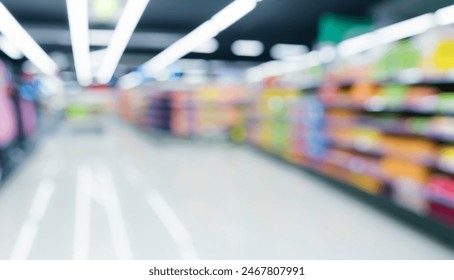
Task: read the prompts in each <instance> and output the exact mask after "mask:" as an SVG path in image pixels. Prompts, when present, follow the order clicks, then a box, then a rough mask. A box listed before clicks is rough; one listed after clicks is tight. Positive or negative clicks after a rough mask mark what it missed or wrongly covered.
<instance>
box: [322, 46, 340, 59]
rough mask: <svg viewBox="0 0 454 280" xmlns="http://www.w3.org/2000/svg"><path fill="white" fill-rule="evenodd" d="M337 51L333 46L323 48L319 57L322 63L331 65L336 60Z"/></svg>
mask: <svg viewBox="0 0 454 280" xmlns="http://www.w3.org/2000/svg"><path fill="white" fill-rule="evenodd" d="M336 55H337V50H336V48H335V47H333V46H323V47H322V48H320V50H319V57H320V61H321V62H322V63H330V62H333V61H334V60H335V59H336Z"/></svg>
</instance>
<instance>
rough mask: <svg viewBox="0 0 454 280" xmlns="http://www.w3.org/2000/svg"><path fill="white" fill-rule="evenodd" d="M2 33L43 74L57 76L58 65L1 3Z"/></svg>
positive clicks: (0, 22) (0, 28)
mask: <svg viewBox="0 0 454 280" xmlns="http://www.w3.org/2000/svg"><path fill="white" fill-rule="evenodd" d="M0 32H2V33H3V35H4V36H5V37H6V39H7V40H8V41H10V42H11V43H12V44H13V45H14V46H16V47H17V48H18V49H19V50H20V51H21V52H22V54H23V55H24V56H25V57H26V58H28V59H29V60H30V61H31V62H32V63H33V64H34V65H36V67H37V68H38V69H39V70H40V71H41V72H43V73H45V74H48V75H55V74H56V73H57V72H58V70H59V69H58V66H57V64H56V63H55V62H54V61H53V60H52V59H51V58H50V57H49V55H47V53H46V52H45V51H44V50H43V49H42V48H41V47H40V46H39V45H38V43H36V41H35V40H33V38H32V37H31V36H30V34H28V33H27V31H25V29H24V28H23V27H22V26H21V25H20V24H19V22H17V20H16V19H15V18H14V17H13V15H11V13H10V12H9V11H8V9H6V7H5V6H4V5H3V3H1V2H0Z"/></svg>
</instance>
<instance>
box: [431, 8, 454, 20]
mask: <svg viewBox="0 0 454 280" xmlns="http://www.w3.org/2000/svg"><path fill="white" fill-rule="evenodd" d="M435 20H436V21H437V24H439V25H449V24H453V23H454V5H452V6H448V7H445V8H442V9H440V10H438V11H436V12H435Z"/></svg>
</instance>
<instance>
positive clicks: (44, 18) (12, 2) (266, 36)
mask: <svg viewBox="0 0 454 280" xmlns="http://www.w3.org/2000/svg"><path fill="white" fill-rule="evenodd" d="M380 1H381V0H342V1H340V0H319V1H317V0H263V1H261V2H259V3H258V6H257V8H256V9H255V10H254V11H252V12H251V13H250V14H248V15H247V16H246V17H244V18H243V19H241V20H240V21H239V22H237V23H236V24H234V25H233V26H232V27H230V28H229V29H227V30H226V31H224V32H222V33H221V34H220V35H219V36H218V37H217V39H218V40H219V42H220V47H219V49H218V50H217V51H216V52H215V53H213V54H210V55H206V54H191V55H189V56H190V57H199V58H209V59H220V60H255V61H266V60H269V59H270V56H269V52H268V50H269V48H270V47H271V46H273V45H274V44H276V43H292V44H304V45H307V46H311V45H312V43H313V42H314V40H315V38H316V35H317V24H318V20H319V18H320V16H321V15H322V14H323V13H326V12H332V13H338V14H343V15H353V16H367V15H369V14H370V12H369V8H370V6H371V5H373V4H376V3H378V2H380ZM2 2H3V3H4V5H5V6H6V7H7V8H8V9H9V10H10V11H11V13H12V14H13V15H14V16H15V17H16V18H17V19H18V20H19V22H20V23H21V24H23V25H24V26H25V27H26V28H36V27H40V26H44V27H45V28H48V27H52V28H57V29H58V30H61V29H64V30H68V20H67V14H66V4H65V0H39V1H36V0H2ZM230 2H231V0H190V1H188V0H150V3H149V4H148V7H147V9H146V11H145V13H144V15H143V17H142V19H141V21H140V23H139V25H138V27H137V31H147V32H148V31H159V32H169V33H176V34H177V35H178V36H181V35H182V34H185V33H187V32H189V31H191V30H192V29H194V28H195V27H197V26H198V25H200V24H201V23H202V22H204V21H205V20H207V19H209V18H210V17H211V16H212V15H214V14H215V13H216V12H217V11H219V10H221V9H222V8H223V7H225V6H226V5H228V3H230ZM90 27H91V28H107V29H113V28H114V26H113V25H112V26H109V25H105V24H99V23H98V24H96V23H94V24H93V23H92V24H91V26H90ZM30 33H31V35H32V36H34V37H36V36H37V35H36V33H34V32H30ZM50 36H52V33H50ZM55 36H56V35H55ZM55 36H54V37H55ZM178 36H177V38H178ZM47 37H49V34H48V36H47ZM65 38H66V37H65ZM237 39H254V40H260V41H262V42H263V43H264V44H265V47H266V51H265V52H264V54H263V55H261V56H259V57H256V58H245V57H237V56H235V55H234V54H233V53H232V52H231V50H230V46H231V44H232V43H233V42H234V41H235V40H237ZM35 40H37V41H38V43H40V44H41V45H42V46H43V48H44V49H45V50H46V51H55V50H59V51H63V52H68V53H70V51H71V48H70V45H69V37H67V39H63V40H67V41H68V42H67V44H66V45H64V46H62V45H61V44H58V43H55V42H52V40H50V41H46V40H44V41H43V40H40V38H35ZM54 41H55V40H54ZM60 43H61V42H60ZM150 45H151V46H147V47H137V46H134V45H133V44H131V45H130V46H128V49H127V50H126V53H127V54H132V53H134V54H136V57H137V54H140V55H141V56H140V57H141V59H147V58H151V57H152V56H153V55H154V54H156V53H157V52H159V51H160V50H162V47H159V46H158V47H157V46H156V44H150ZM158 45H159V44H158ZM161 45H162V44H161ZM139 60H140V59H139ZM135 61H137V59H136V60H135Z"/></svg>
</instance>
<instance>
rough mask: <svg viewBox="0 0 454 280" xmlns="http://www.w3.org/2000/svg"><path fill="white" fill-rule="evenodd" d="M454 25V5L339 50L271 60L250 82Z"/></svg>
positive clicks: (257, 69)
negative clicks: (290, 58) (285, 59)
mask: <svg viewBox="0 0 454 280" xmlns="http://www.w3.org/2000/svg"><path fill="white" fill-rule="evenodd" d="M450 24H454V5H451V6H448V7H445V8H442V9H439V10H438V11H436V12H435V13H428V14H424V15H421V16H417V17H415V18H411V19H408V20H405V21H402V22H398V23H395V24H392V25H389V26H386V27H383V28H380V29H377V30H375V31H372V32H369V33H366V34H363V35H360V36H357V37H354V38H351V39H347V40H345V41H343V42H341V43H340V44H338V45H337V46H336V47H334V46H324V47H322V48H320V49H319V50H313V51H311V52H308V53H306V54H304V55H302V56H299V57H295V59H292V60H289V61H269V62H265V63H263V64H260V65H258V66H255V67H252V68H250V69H249V70H248V71H247V72H246V78H247V79H248V80H249V81H252V82H255V81H260V80H262V79H264V78H266V77H271V76H280V75H284V74H288V73H294V72H298V71H302V70H305V69H308V68H310V67H314V66H319V65H322V64H326V63H329V62H332V61H333V60H334V59H335V58H336V57H337V56H340V57H341V58H346V57H350V56H353V55H357V54H360V53H363V52H365V51H368V50H371V49H373V48H375V47H377V46H380V45H386V44H389V43H393V42H396V41H399V40H402V39H405V38H409V37H413V36H416V35H419V34H422V33H424V32H426V31H428V30H430V29H432V28H434V27H437V26H445V25H450Z"/></svg>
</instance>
